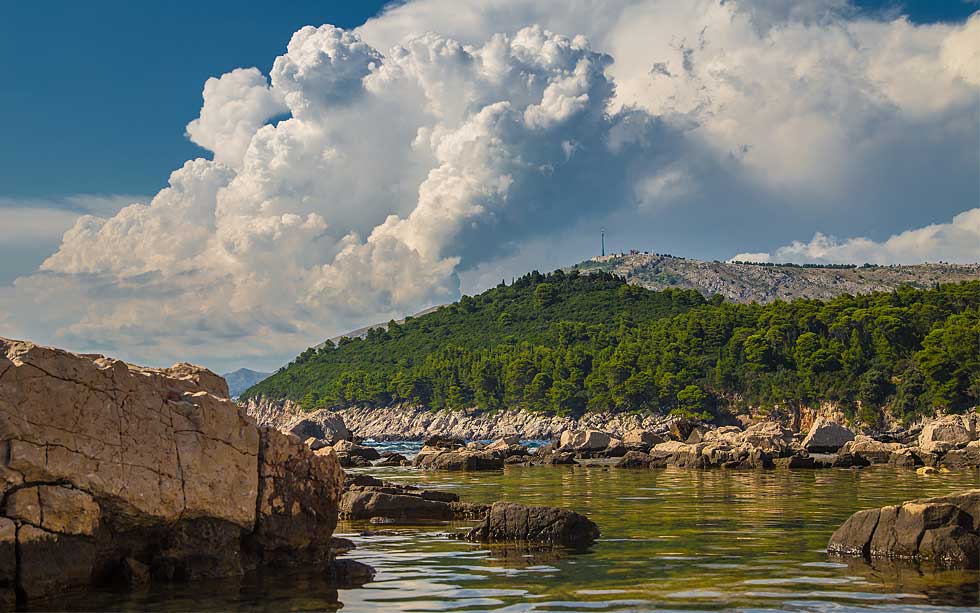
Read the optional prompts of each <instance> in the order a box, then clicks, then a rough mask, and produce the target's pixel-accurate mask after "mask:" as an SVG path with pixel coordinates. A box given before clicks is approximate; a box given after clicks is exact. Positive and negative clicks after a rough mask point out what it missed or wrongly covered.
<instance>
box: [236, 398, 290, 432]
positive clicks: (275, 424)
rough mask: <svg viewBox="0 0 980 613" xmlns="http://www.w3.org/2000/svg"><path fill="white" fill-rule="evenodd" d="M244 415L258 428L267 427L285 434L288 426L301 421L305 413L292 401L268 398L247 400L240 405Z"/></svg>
mask: <svg viewBox="0 0 980 613" xmlns="http://www.w3.org/2000/svg"><path fill="white" fill-rule="evenodd" d="M242 407H244V408H245V414H246V415H248V416H249V417H251V418H252V419H254V420H255V423H256V424H258V425H259V426H269V427H271V428H275V429H276V430H279V431H280V432H287V431H288V430H289V426H290V424H292V423H294V422H296V421H297V420H298V419H302V418H303V416H305V415H306V411H304V410H303V407H301V406H299V404H298V403H296V402H293V401H292V400H273V399H269V398H259V399H255V398H249V399H248V400H246V401H245V402H243V403H242Z"/></svg>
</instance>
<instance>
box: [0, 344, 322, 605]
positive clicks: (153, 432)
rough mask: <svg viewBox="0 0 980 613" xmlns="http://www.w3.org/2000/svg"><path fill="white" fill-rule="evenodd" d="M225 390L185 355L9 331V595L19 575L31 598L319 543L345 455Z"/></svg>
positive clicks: (0, 536) (311, 552)
mask: <svg viewBox="0 0 980 613" xmlns="http://www.w3.org/2000/svg"><path fill="white" fill-rule="evenodd" d="M227 396H228V389H227V386H226V385H225V383H224V381H223V380H222V379H221V378H220V377H218V376H217V375H215V374H214V373H212V372H210V371H208V370H206V369H203V368H200V367H196V366H192V365H189V364H178V365H176V366H174V367H172V368H169V369H154V368H141V367H138V366H132V365H129V364H126V363H124V362H120V361H118V360H113V359H110V358H105V357H102V356H93V355H74V354H71V353H68V352H65V351H61V350H57V349H52V348H47V347H39V346H36V345H33V344H31V343H26V342H20V341H10V340H6V339H0V500H2V505H0V603H2V602H4V601H5V600H10V599H11V598H12V597H13V596H12V591H13V590H12V583H13V582H15V583H16V585H15V586H13V587H16V590H17V591H19V592H20V593H21V594H22V595H23V596H24V597H26V598H29V599H32V598H39V597H45V596H49V595H52V594H57V593H60V592H62V591H64V590H68V589H75V588H81V587H84V586H86V585H88V584H89V583H90V582H92V581H93V580H95V581H100V580H106V581H111V580H117V579H120V578H123V579H125V578H127V577H132V576H133V573H131V572H127V571H126V569H130V570H131V569H133V568H145V569H148V572H149V574H150V575H151V576H152V577H153V578H162V579H173V578H185V577H186V578H196V577H213V576H221V575H229V574H238V573H241V572H243V571H244V570H246V569H248V568H252V567H254V566H256V565H257V564H261V563H263V562H266V561H271V560H273V559H275V560H276V561H282V562H287V563H299V564H305V563H309V562H311V561H317V560H318V559H323V558H324V556H325V555H327V554H325V551H326V549H325V545H324V543H327V544H329V540H330V535H331V533H332V531H333V528H334V524H335V522H336V512H337V503H338V497H339V492H340V480H341V476H342V474H341V470H340V467H339V466H338V465H337V462H336V459H335V458H333V459H331V458H323V457H316V456H314V455H313V453H312V452H311V451H310V450H308V449H306V448H305V447H304V446H303V445H302V443H301V442H300V441H299V440H298V439H296V438H295V437H289V436H286V435H283V434H280V433H279V432H276V431H274V430H269V429H262V430H260V429H259V428H258V427H256V425H255V423H254V422H253V421H252V420H251V419H249V418H247V417H246V416H245V415H244V414H243V413H242V411H241V410H240V408H239V407H238V406H237V405H236V404H234V403H233V402H231V401H230V400H229V399H228V397H227ZM11 526H12V527H13V528H11ZM11 542H13V543H14V545H15V547H16V550H17V552H18V554H17V556H16V557H15V559H14V560H13V565H14V566H13V568H14V570H15V572H14V573H13V574H12V575H11V573H10V568H11V562H10V560H9V559H6V558H5V557H4V556H5V555H6V554H7V552H8V550H9V545H10V543H11ZM287 554H288V555H287ZM11 576H13V577H14V579H13V580H11V579H10V577H11Z"/></svg>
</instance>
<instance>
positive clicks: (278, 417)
mask: <svg viewBox="0 0 980 613" xmlns="http://www.w3.org/2000/svg"><path fill="white" fill-rule="evenodd" d="M243 406H244V407H245V411H246V412H247V413H248V414H249V415H251V416H252V417H253V418H254V419H255V420H256V422H258V423H259V424H260V425H268V426H272V427H275V428H280V429H281V428H283V427H285V426H286V425H288V424H289V423H291V422H294V421H295V420H296V419H298V418H299V417H301V416H303V415H305V414H306V412H305V411H303V409H302V408H301V407H300V406H299V405H298V404H297V403H295V402H293V401H291V400H270V399H266V398H261V399H249V400H247V401H245V402H244V403H243ZM336 413H337V415H339V416H340V417H341V418H342V419H343V420H344V423H345V424H346V425H347V427H348V428H349V429H350V430H351V431H353V432H355V433H356V434H357V436H359V437H361V438H363V439H371V440H375V441H392V440H402V441H424V440H426V439H428V438H430V437H433V436H443V435H444V436H451V437H455V438H461V439H464V440H470V441H473V440H496V439H499V438H501V437H503V436H510V435H518V436H520V437H521V438H523V439H552V438H558V437H559V436H561V433H562V432H564V431H566V430H603V431H605V432H609V433H610V434H613V435H615V436H621V435H622V434H624V433H626V432H628V431H630V430H635V429H638V428H640V429H657V428H660V427H666V424H669V422H670V421H671V420H670V419H669V418H666V417H664V416H662V415H636V414H632V413H613V412H597V413H587V414H585V415H583V416H582V417H580V418H574V417H550V416H547V415H543V414H541V413H535V412H532V411H524V410H517V409H503V410H500V411H493V412H482V411H476V410H462V411H449V410H441V411H429V410H426V409H423V408H419V407H379V408H369V407H351V408H346V409H341V410H338V411H336Z"/></svg>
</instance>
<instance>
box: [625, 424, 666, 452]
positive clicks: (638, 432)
mask: <svg viewBox="0 0 980 613" xmlns="http://www.w3.org/2000/svg"><path fill="white" fill-rule="evenodd" d="M665 440H666V438H665V437H664V436H663V435H660V434H657V433H655V432H648V431H647V430H643V429H642V428H633V429H632V430H629V431H627V432H624V433H623V439H622V441H623V446H624V447H626V449H627V450H629V451H649V450H650V448H651V447H653V446H654V445H657V444H659V443H663V442H664V441H665Z"/></svg>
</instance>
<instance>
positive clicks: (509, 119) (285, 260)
mask: <svg viewBox="0 0 980 613" xmlns="http://www.w3.org/2000/svg"><path fill="white" fill-rule="evenodd" d="M781 6H782V3H772V2H765V1H761V0H756V1H752V2H749V1H742V2H737V3H735V2H718V1H709V0H703V1H700V2H692V3H676V2H666V1H660V0H646V1H639V0H636V1H629V2H627V1H617V0H610V1H609V2H602V3H598V2H584V1H583V2H567V1H566V2H558V1H557V0H555V1H554V2H552V1H543V2H530V1H527V0H523V1H518V0H494V1H491V2H476V1H473V2H468V1H463V0H453V1H451V2H450V1H448V0H446V1H440V0H420V1H418V2H411V3H408V4H404V5H398V6H395V7H393V8H390V9H389V10H387V11H386V12H385V13H384V14H382V15H381V16H379V17H378V18H376V19H374V20H371V21H370V22H368V23H367V24H365V25H364V26H363V27H361V28H359V29H358V30H356V31H353V32H350V31H343V30H340V29H338V28H335V27H332V26H329V25H324V26H321V27H304V28H302V29H300V30H299V31H297V32H296V33H295V34H294V35H293V37H292V39H291V40H290V41H289V44H288V47H287V50H286V53H285V54H284V55H282V56H280V57H278V58H276V60H275V62H274V64H273V68H272V70H271V73H270V75H269V77H266V76H265V75H263V74H262V73H261V72H260V71H259V70H257V69H255V68H246V69H237V70H234V71H232V72H230V73H227V74H225V75H222V76H220V77H218V78H213V79H209V80H208V81H207V83H205V86H204V104H203V107H202V109H201V113H200V116H199V117H198V118H197V119H195V120H193V121H192V122H190V124H188V126H187V134H188V137H189V138H190V139H192V140H193V141H194V142H195V143H197V144H199V145H201V146H202V147H204V148H206V149H208V150H210V151H211V152H212V153H213V156H212V159H197V160H191V161H188V162H187V163H186V164H184V166H183V167H181V168H179V169H177V170H175V171H174V172H173V173H172V175H171V177H170V182H169V186H168V187H167V188H165V189H164V190H162V191H161V192H160V193H159V194H157V195H156V196H155V197H154V198H153V199H152V200H150V201H149V202H148V203H145V204H132V205H130V206H127V207H125V208H123V209H122V210H120V211H119V212H118V213H115V214H114V215H109V216H103V217H98V216H94V215H87V216H84V217H81V218H80V219H79V220H78V221H77V222H76V224H75V226H74V227H73V228H72V229H70V230H69V231H68V232H67V233H66V234H65V235H64V238H63V240H62V243H61V245H60V248H59V249H58V250H57V252H55V253H54V254H52V255H51V256H50V257H49V258H48V259H47V260H46V261H45V262H44V263H43V264H42V266H41V268H40V270H39V271H38V272H37V273H35V274H33V275H30V276H27V277H22V278H20V279H18V280H17V281H16V282H15V284H14V285H13V286H12V287H7V288H2V289H0V306H2V308H0V312H2V313H4V315H0V326H3V331H4V333H5V334H12V335H20V336H26V337H30V338H34V339H37V340H42V341H50V342H57V343H59V344H62V345H68V346H71V347H74V348H78V349H96V350H106V351H110V350H111V351H113V352H114V353H119V354H122V355H124V356H127V357H130V358H133V359H139V360H143V361H150V362H166V361H169V360H173V359H175V358H178V357H179V358H182V359H188V358H190V359H195V360H203V361H209V362H211V363H213V364H215V365H217V366H224V365H231V364H233V363H237V362H240V361H248V360H249V359H250V356H263V357H267V358H268V360H269V361H268V362H265V363H262V364H259V365H273V364H274V362H275V360H277V359H282V358H285V357H288V356H289V355H290V354H293V353H295V352H296V351H297V350H299V349H302V348H303V347H305V346H307V345H310V344H313V343H315V342H317V341H318V340H320V339H321V338H323V337H325V336H328V335H330V334H333V333H336V332H338V331H340V330H342V329H343V328H345V327H347V326H352V325H358V324H363V323H366V322H369V321H377V320H378V319H384V318H388V317H392V316H400V315H403V314H405V313H407V312H411V311H413V310H416V309H420V308H423V307H426V306H429V305H431V304H434V303H439V302H443V301H448V300H452V299H454V298H455V297H457V296H458V294H459V291H460V287H461V284H462V285H463V286H464V288H466V287H469V286H471V285H473V284H477V285H478V284H480V283H482V282H484V280H485V279H487V278H496V279H499V276H497V275H498V273H499V274H500V275H503V274H510V273H512V272H515V271H514V270H512V269H514V268H518V267H519V268H521V269H523V268H525V267H534V266H535V265H538V263H539V261H541V262H546V263H547V262H550V260H547V258H546V259H541V258H539V257H538V256H542V257H543V255H542V254H547V257H548V258H555V257H567V258H568V259H569V260H573V261H574V260H576V259H580V258H581V257H582V256H584V255H587V254H584V253H575V252H574V249H575V248H577V243H576V241H575V240H574V238H573V237H574V236H575V235H576V234H577V233H578V232H579V231H580V229H581V228H582V227H583V225H588V224H590V223H593V222H594V223H595V224H596V225H598V224H599V223H603V224H608V225H610V226H611V227H616V228H620V236H632V237H636V238H643V239H644V240H659V241H669V240H683V239H686V238H688V237H700V238H701V240H704V241H708V242H709V244H710V246H709V247H707V248H705V249H704V251H703V252H701V253H698V252H700V251H702V250H701V249H696V248H695V247H694V246H692V247H691V249H690V251H693V252H695V254H703V255H706V256H709V257H711V256H714V257H717V256H718V255H721V254H720V253H718V252H719V251H722V250H726V249H727V250H728V251H727V253H729V254H730V253H733V252H735V251H737V250H738V249H739V248H744V247H756V248H758V247H762V248H764V249H774V248H775V247H776V246H778V244H779V243H778V242H771V241H778V240H779V239H780V237H781V236H798V235H799V233H800V232H801V231H802V230H803V229H804V228H809V229H810V230H809V232H808V233H807V234H804V235H805V236H808V235H810V233H812V228H814V227H820V228H824V227H826V231H828V232H832V233H834V234H842V232H841V229H854V228H857V229H858V231H859V232H864V231H865V230H864V228H870V229H873V230H876V231H885V232H892V233H898V232H899V231H900V230H902V229H903V228H902V227H893V226H889V224H905V227H908V226H909V225H915V226H922V225H925V224H927V223H931V222H934V221H936V220H937V219H938V220H942V219H949V217H950V216H952V215H954V214H957V213H959V212H961V211H962V210H963V209H964V208H967V207H968V206H969V205H970V204H971V203H975V202H976V201H977V189H978V186H977V180H976V173H977V165H978V160H977V142H976V139H977V129H976V126H977V121H978V119H977V99H976V88H977V86H978V83H980V76H978V74H977V70H976V66H977V62H976V61H975V60H976V57H977V54H978V53H980V51H978V49H980V36H976V34H978V33H980V16H976V15H975V16H974V17H973V18H971V19H970V20H969V21H968V22H967V23H965V24H960V25H936V26H916V25H913V24H910V23H908V22H907V21H904V20H897V21H891V22H884V21H877V20H871V19H856V18H853V16H852V15H851V12H850V11H849V9H848V6H847V5H846V3H843V2H837V1H826V2H819V3H807V5H806V7H807V8H806V9H802V8H798V9H793V10H785V9H782V8H780V7H781ZM936 160H942V166H943V168H942V170H941V172H939V173H937V172H936V168H935V166H936ZM924 194H929V197H930V198H934V199H935V200H930V202H929V203H930V204H933V203H937V204H936V206H934V207H933V208H932V209H929V208H927V207H926V206H925V205H926V204H927V202H926V201H925V200H924V199H923V198H924ZM971 198H972V200H971ZM971 214H972V213H964V214H963V215H964V216H969V215H971ZM844 215H847V219H844ZM961 217H962V216H961ZM881 219H887V220H889V221H888V222H887V223H877V222H876V221H875V220H881ZM964 219H966V218H964ZM969 219H972V218H969ZM969 219H966V221H962V220H961V221H957V220H960V217H957V218H956V220H954V223H953V224H952V226H956V227H960V226H961V225H963V224H967V225H968V222H969ZM818 221H819V222H821V224H822V225H821V224H817V223H816V222H818ZM717 223H721V224H722V227H716V226H715V224H717ZM973 225H975V224H973ZM749 228H752V229H751V230H749ZM740 229H742V230H745V231H742V232H738V230H740ZM974 229H975V228H974ZM775 231H778V232H780V233H782V234H781V235H780V236H773V234H774V232H775ZM922 232H925V230H917V231H915V232H913V233H910V234H915V236H916V237H917V238H914V239H902V240H901V241H899V242H897V243H894V246H893V247H890V248H889V249H890V250H886V251H883V252H882V253H883V254H884V255H882V256H881V259H883V260H888V259H902V258H906V255H905V254H906V253H907V252H908V250H909V249H911V248H910V247H908V245H910V244H912V243H914V244H916V245H919V244H925V243H927V242H929V241H932V242H934V243H936V242H942V241H946V240H947V237H951V236H953V234H951V233H952V232H953V230H949V231H948V232H949V233H950V234H944V232H947V231H946V230H941V231H936V232H932V233H931V234H930V235H929V237H925V236H924V235H923V236H921V237H920V235H919V234H916V233H922ZM735 234H737V235H738V236H735ZM902 236H904V235H902ZM956 236H957V237H959V238H956V239H955V240H957V241H959V242H958V243H957V244H961V245H965V247H961V248H959V249H957V250H956V251H955V255H954V256H944V257H946V258H947V259H951V258H953V257H957V258H966V259H980V254H978V253H977V252H976V251H973V252H972V255H971V251H970V248H969V240H970V238H969V234H956ZM964 237H965V238H964ZM763 239H764V240H763ZM893 240H895V239H890V240H889V241H888V242H887V243H886V244H888V243H892V241H893ZM949 240H953V239H949ZM745 241H753V242H754V244H752V243H750V244H744V242H745ZM766 241H770V242H766ZM815 242H816V243H818V244H817V246H816V247H814V246H813V245H814V244H813V243H811V245H809V246H803V245H798V244H794V245H793V246H792V247H791V248H786V249H790V250H791V251H784V250H779V251H776V254H777V255H779V254H782V253H784V252H785V253H787V254H790V255H793V257H797V254H798V257H800V258H804V259H805V258H807V257H811V256H810V255H807V254H809V253H810V252H811V251H813V250H814V249H825V250H826V249H829V250H836V251H835V253H836V255H835V257H845V258H846V257H852V256H854V255H856V254H860V253H862V252H861V251H860V250H857V251H855V250H854V249H852V248H851V247H850V246H849V245H850V243H843V244H837V243H832V242H830V241H829V239H825V238H822V237H820V236H818V237H817V239H815ZM825 244H826V245H825ZM712 250H714V251H712ZM915 253H916V254H918V253H926V251H923V250H922V249H920V250H919V251H915ZM515 254H517V255H520V254H538V255H536V256H531V257H530V258H529V259H521V258H520V257H516V258H515ZM820 257H823V256H820ZM906 259H907V258H906ZM913 259H915V258H913ZM546 260H547V261H546ZM875 261H877V260H875ZM518 264H520V265H519V266H518ZM4 317H5V318H6V319H4Z"/></svg>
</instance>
